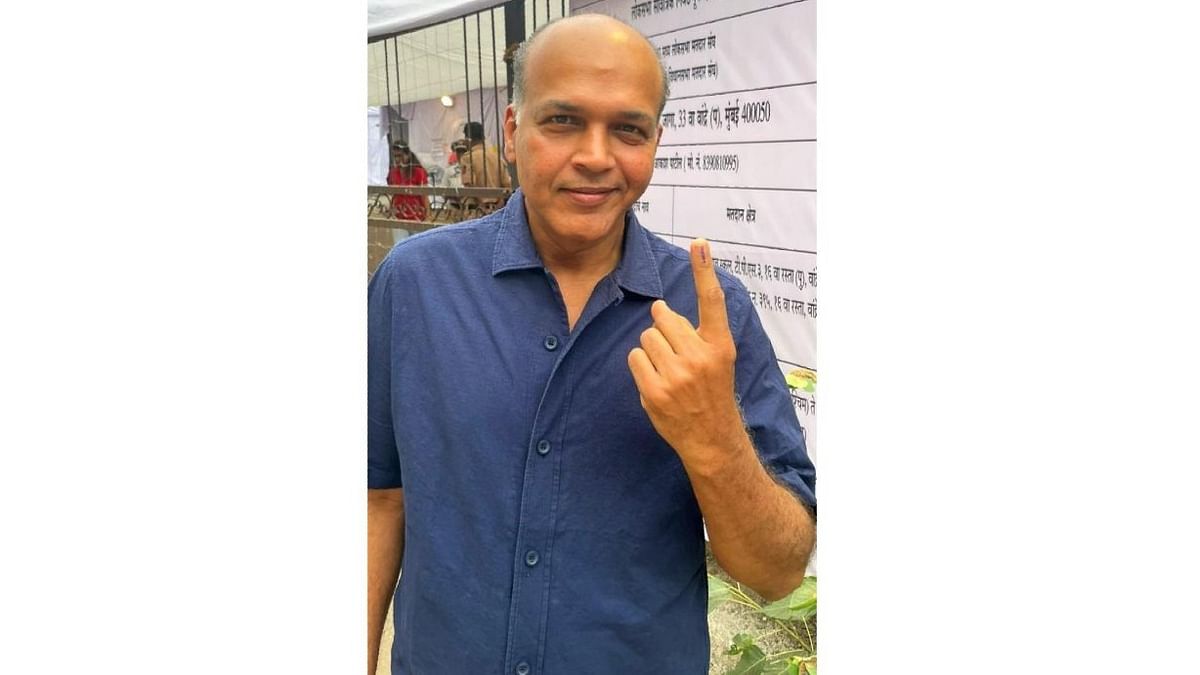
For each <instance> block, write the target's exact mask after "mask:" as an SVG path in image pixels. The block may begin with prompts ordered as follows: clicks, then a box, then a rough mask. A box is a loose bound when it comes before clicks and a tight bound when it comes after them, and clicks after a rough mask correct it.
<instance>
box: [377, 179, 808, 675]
mask: <svg viewBox="0 0 1200 675" xmlns="http://www.w3.org/2000/svg"><path fill="white" fill-rule="evenodd" d="M718 275H719V278H720V280H721V285H722V286H723V287H724V289H725V293H726V303H727V306H728V314H729V320H730V327H731V330H732V332H733V336H734V340H735V342H736V345H737V353H738V357H737V364H736V382H737V389H738V392H737V393H738V396H739V399H740V403H741V406H742V409H743V412H744V416H745V420H746V423H747V426H748V428H749V429H750V431H751V435H752V437H753V439H754V443H755V447H756V448H757V449H758V452H759V455H760V456H761V458H762V460H763V462H764V464H765V465H766V466H767V468H768V469H769V470H770V471H771V472H772V473H774V474H775V475H776V476H778V477H779V479H780V480H781V481H783V482H784V484H786V485H787V486H789V487H790V488H791V489H792V490H794V491H795V492H796V493H797V494H798V495H799V496H800V498H801V499H803V500H804V501H805V502H806V503H808V504H810V505H814V506H815V498H814V492H813V486H814V471H813V466H812V464H811V462H810V461H809V459H808V456H807V454H806V452H805V448H804V440H803V435H802V433H801V429H800V426H799V424H798V422H797V420H796V415H795V412H794V410H793V409H792V404H791V398H790V395H789V393H788V389H787V385H786V384H785V382H784V378H783V375H782V373H781V371H780V369H779V367H778V365H777V363H776V361H775V354H774V351H773V350H772V348H771V345H770V343H769V342H768V340H767V336H766V334H765V333H764V331H763V328H762V325H761V324H760V322H759V320H758V317H757V315H756V314H755V311H754V308H753V306H752V305H751V303H750V299H749V297H748V295H747V293H746V290H745V288H744V287H743V286H742V284H741V283H740V282H739V281H738V280H737V279H736V278H735V277H733V276H732V275H731V274H729V273H727V272H726V271H725V270H721V269H718ZM656 298H663V299H665V300H666V301H667V303H668V304H669V305H670V306H671V308H672V309H674V310H675V311H677V312H679V313H681V314H683V315H684V316H687V317H689V318H690V319H691V320H692V322H693V324H695V323H696V320H697V316H698V314H697V310H696V292H695V286H694V283H693V281H692V272H691V263H690V261H689V258H688V253H687V252H686V251H684V250H682V249H680V248H678V247H675V246H672V245H670V244H668V243H667V242H665V241H663V240H662V239H659V238H658V237H655V236H654V235H652V234H650V233H649V232H648V231H646V230H645V229H644V228H642V227H641V226H640V225H639V224H638V222H637V219H636V218H635V217H634V216H633V214H632V213H630V214H628V215H627V217H626V229H625V238H624V244H623V251H622V256H621V261H620V263H619V264H618V266H617V268H616V269H615V270H614V271H613V272H612V273H611V274H609V275H608V276H607V277H606V278H604V279H603V280H601V281H600V282H599V283H598V284H597V285H596V287H595V290H593V291H592V296H591V298H590V299H589V300H588V303H587V305H586V307H585V309H584V311H583V313H582V315H581V316H580V318H579V320H578V322H577V324H576V326H575V328H574V330H570V331H569V330H568V329H567V315H566V310H565V306H564V304H563V300H562V296H561V294H560V293H559V290H558V286H557V284H556V282H555V280H554V277H553V275H551V274H550V273H549V272H548V271H547V270H546V269H545V267H544V266H543V265H542V262H541V259H540V258H539V257H538V254H537V251H536V250H535V249H534V245H533V240H532V238H531V235H530V232H529V225H528V222H527V220H526V216H525V209H524V198H523V196H522V194H521V192H520V191H518V192H517V193H516V194H514V195H513V196H512V198H511V199H510V200H509V202H508V204H507V206H505V208H504V209H502V210H501V211H498V212H496V213H493V214H491V215H489V216H487V217H485V218H482V219H479V220H474V221H469V222H465V223H460V224H457V225H453V226H446V227H441V228H438V229H435V230H431V231H429V232H426V233H423V234H419V235H417V236H414V237H411V238H409V239H406V240H404V241H402V242H400V243H399V244H397V245H396V246H395V248H394V249H393V250H392V252H391V254H390V255H389V256H388V257H387V259H386V260H385V261H384V262H383V264H382V265H381V266H380V268H379V270H378V271H377V273H376V274H375V277H374V278H373V279H372V280H371V284H370V292H369V319H368V326H369V330H368V333H369V347H368V360H369V376H368V380H369V416H370V419H369V426H368V429H369V432H368V444H369V453H368V454H369V460H368V469H367V476H368V486H369V487H371V488H394V487H403V488H404V506H405V531H404V541H405V544H404V561H403V571H402V573H401V575H400V583H399V586H398V588H397V590H396V599H395V629H396V631H395V640H394V643H393V649H392V672H393V673H394V674H395V675H401V674H404V675H408V674H419V675H440V674H443V673H472V674H484V673H487V674H493V673H494V674H497V675H499V674H504V675H507V674H509V673H532V674H534V675H540V674H542V673H546V674H548V675H559V674H567V673H569V674H572V675H576V674H584V673H597V674H602V675H612V674H614V673H684V674H695V675H704V673H706V672H707V668H708V654H709V644H708V626H707V617H706V605H707V577H706V575H705V563H704V538H703V534H702V524H701V514H700V509H699V507H698V506H697V504H696V499H695V496H694V494H693V493H692V488H691V484H690V483H689V482H688V478H687V475H686V474H685V473H684V470H683V465H682V463H681V462H680V460H679V458H678V456H677V455H676V454H675V452H674V451H673V450H672V449H671V447H670V446H668V445H667V444H666V443H665V442H664V441H663V440H662V438H661V437H660V436H659V435H658V434H657V432H655V431H654V428H653V427H652V426H651V424H650V420H649V418H648V417H647V416H646V413H645V411H644V410H643V409H642V407H641V404H640V403H639V399H638V392H637V389H636V387H635V386H634V383H633V376H632V375H631V374H630V372H629V368H628V366H627V363H626V358H627V355H628V354H629V351H630V350H631V349H633V348H634V347H636V346H638V339H639V336H640V334H641V332H642V331H643V330H644V329H646V328H648V327H649V326H650V325H651V323H652V321H651V318H650V303H651V302H652V301H653V300H655V299H656Z"/></svg>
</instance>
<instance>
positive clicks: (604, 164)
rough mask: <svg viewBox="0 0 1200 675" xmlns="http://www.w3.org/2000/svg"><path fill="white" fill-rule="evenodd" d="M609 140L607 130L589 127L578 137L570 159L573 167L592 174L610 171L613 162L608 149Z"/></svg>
mask: <svg viewBox="0 0 1200 675" xmlns="http://www.w3.org/2000/svg"><path fill="white" fill-rule="evenodd" d="M610 140H611V139H610V138H609V135H608V130H607V129H605V128H604V127H602V126H598V125H596V126H589V127H588V128H587V129H586V130H584V132H583V133H582V134H580V135H579V143H578V145H577V146H576V147H575V156H574V157H573V158H572V160H573V161H574V163H575V165H576V166H577V167H579V168H580V169H583V170H586V171H590V172H593V173H599V172H602V171H607V170H608V169H611V168H612V167H613V166H614V164H615V161H614V160H613V156H612V152H611V148H610V147H609V141H610Z"/></svg>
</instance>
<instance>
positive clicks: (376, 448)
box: [367, 256, 404, 489]
mask: <svg viewBox="0 0 1200 675" xmlns="http://www.w3.org/2000/svg"><path fill="white" fill-rule="evenodd" d="M391 258H392V256H388V258H387V259H385V260H384V262H383V263H382V264H381V265H380V266H379V269H378V270H377V271H376V272H375V276H373V277H372V278H371V282H370V284H369V285H368V286H367V487H368V488H372V489H376V488H398V487H404V483H403V480H402V479H401V474H400V454H399V452H398V450H397V447H396V434H395V432H394V428H393V426H392V365H391V364H392V337H393V334H392V322H393V319H394V316H395V312H394V309H393V303H392V290H391V286H392V285H391V283H389V281H390V277H391V270H392V266H391V265H390V264H389V263H390V262H391Z"/></svg>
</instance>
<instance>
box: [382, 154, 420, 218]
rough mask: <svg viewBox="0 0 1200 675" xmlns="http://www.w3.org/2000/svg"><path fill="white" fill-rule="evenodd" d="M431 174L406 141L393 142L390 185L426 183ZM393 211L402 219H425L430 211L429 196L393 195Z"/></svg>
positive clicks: (389, 173)
mask: <svg viewBox="0 0 1200 675" xmlns="http://www.w3.org/2000/svg"><path fill="white" fill-rule="evenodd" d="M428 182H429V176H428V174H426V173H425V167H423V166H421V160H419V159H417V156H416V155H414V154H413V153H412V152H411V151H410V150H409V149H408V146H407V145H405V144H404V143H400V142H396V143H393V144H392V168H391V170H389V171H388V177H387V184H388V185H426V184H427V183H428ZM392 212H393V214H394V217H395V218H398V219H400V220H425V216H426V214H428V213H429V198H428V197H426V196H423V195H392Z"/></svg>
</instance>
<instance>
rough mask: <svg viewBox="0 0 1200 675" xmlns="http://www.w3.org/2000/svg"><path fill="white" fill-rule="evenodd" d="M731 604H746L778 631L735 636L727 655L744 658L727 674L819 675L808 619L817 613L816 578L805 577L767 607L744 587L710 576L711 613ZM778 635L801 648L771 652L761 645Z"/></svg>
mask: <svg viewBox="0 0 1200 675" xmlns="http://www.w3.org/2000/svg"><path fill="white" fill-rule="evenodd" d="M727 602H733V603H735V604H739V605H743V606H745V607H748V608H749V609H750V610H752V611H753V612H755V613H757V614H761V615H762V616H765V617H767V618H769V619H771V622H772V623H773V624H774V626H775V628H774V630H772V631H770V632H769V633H765V634H759V635H750V634H748V633H738V634H737V635H735V636H734V637H733V642H732V643H731V644H730V645H729V650H728V651H726V652H725V653H726V654H728V655H730V656H739V657H740V658H739V659H738V661H737V663H736V664H734V666H733V668H732V669H730V670H727V671H726V672H725V675H816V674H817V654H816V642H815V640H814V639H813V636H812V632H811V630H810V629H809V627H808V620H809V619H810V618H812V617H813V616H815V615H816V613H817V578H816V577H805V578H804V582H803V583H801V584H800V586H799V587H798V588H796V590H794V591H792V592H791V593H789V594H788V595H787V596H786V597H783V598H780V599H779V600H776V601H775V602H771V603H767V604H765V605H763V604H760V603H759V602H758V601H756V600H755V599H754V598H753V597H751V596H750V595H749V594H748V593H746V592H745V591H744V590H743V589H742V586H741V584H738V583H736V582H735V583H733V584H730V583H728V582H726V581H725V580H724V579H722V578H720V577H718V576H716V575H713V574H709V575H708V611H709V612H711V611H713V610H714V609H716V608H718V607H720V606H721V605H724V604H725V603H727ZM801 631H803V634H802V633H801ZM775 633H784V634H785V635H787V636H788V637H790V638H791V639H792V641H793V642H794V643H795V644H797V645H799V646H800V648H799V649H789V650H784V651H780V652H775V653H767V652H766V651H764V650H763V648H762V646H761V645H760V642H761V641H762V639H763V638H764V637H766V636H767V635H771V634H775ZM805 638H807V639H805Z"/></svg>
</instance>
